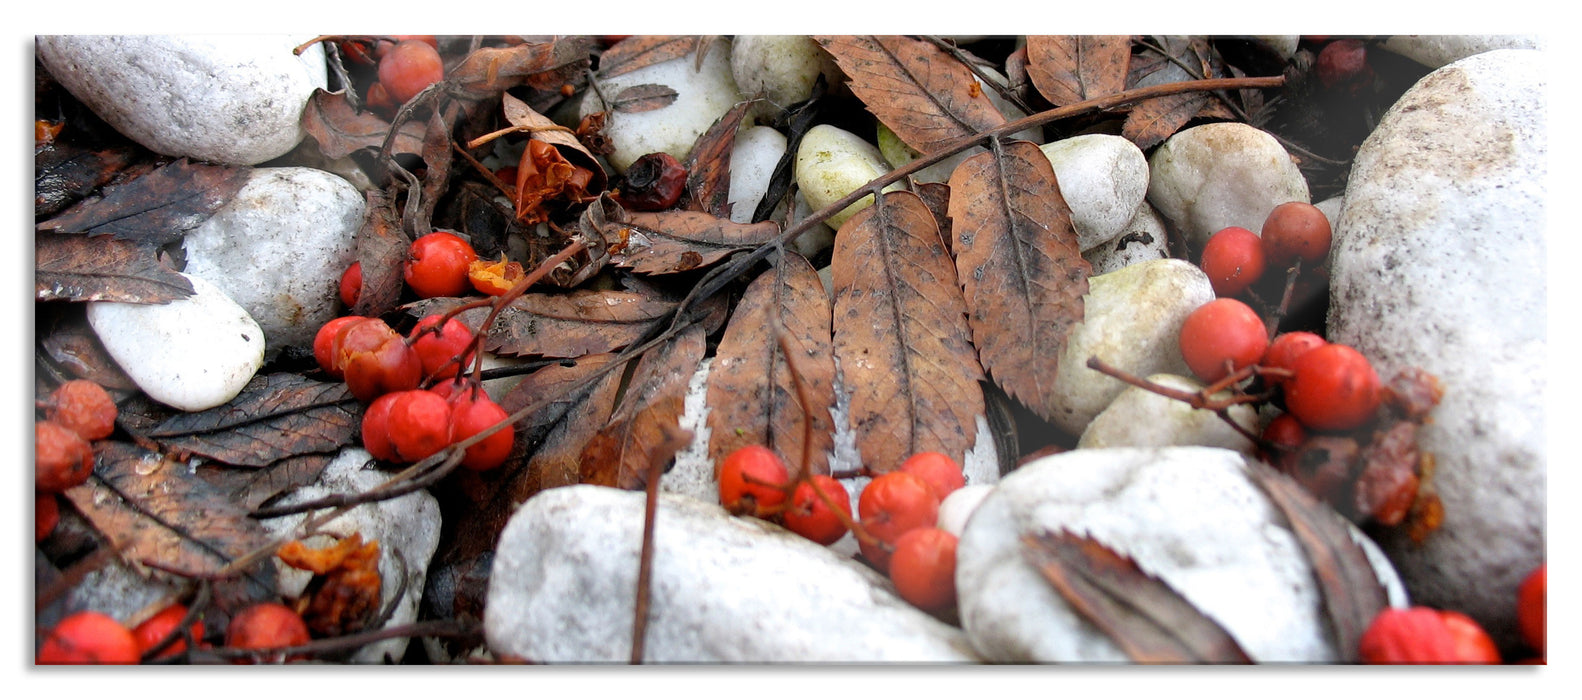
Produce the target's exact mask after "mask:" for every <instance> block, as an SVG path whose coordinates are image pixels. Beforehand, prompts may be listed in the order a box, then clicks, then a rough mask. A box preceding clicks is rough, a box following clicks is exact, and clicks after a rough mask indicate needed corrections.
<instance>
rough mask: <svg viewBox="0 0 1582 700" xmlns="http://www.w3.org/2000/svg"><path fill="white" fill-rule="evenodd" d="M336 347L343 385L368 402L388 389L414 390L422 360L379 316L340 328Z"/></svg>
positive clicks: (421, 371) (418, 380)
mask: <svg viewBox="0 0 1582 700" xmlns="http://www.w3.org/2000/svg"><path fill="white" fill-rule="evenodd" d="M337 337H338V338H339V340H340V342H339V344H338V348H337V350H336V356H337V358H338V360H339V364H340V368H341V372H342V373H343V374H344V378H345V380H346V388H348V389H350V390H351V392H352V396H355V397H357V400H358V401H361V402H363V403H368V402H371V401H373V400H374V399H376V398H379V396H381V395H383V394H388V393H390V392H392V391H405V390H407V389H416V388H417V386H418V384H420V383H421V382H422V381H423V362H422V361H421V360H419V359H418V356H417V352H416V351H414V350H413V349H412V348H411V346H409V345H407V343H406V339H405V338H403V337H401V334H399V333H396V332H395V331H394V330H392V329H391V328H390V326H388V325H386V324H385V322H384V321H383V320H381V319H377V318H375V319H369V320H366V321H364V322H362V323H357V324H352V325H349V326H347V327H346V328H345V329H344V330H343V331H341V332H340V333H339V334H338V336H337Z"/></svg>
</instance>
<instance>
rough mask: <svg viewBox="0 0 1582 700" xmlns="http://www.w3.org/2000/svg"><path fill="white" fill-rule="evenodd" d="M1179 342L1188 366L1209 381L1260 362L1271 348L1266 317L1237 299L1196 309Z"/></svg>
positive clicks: (1185, 325)
mask: <svg viewBox="0 0 1582 700" xmlns="http://www.w3.org/2000/svg"><path fill="white" fill-rule="evenodd" d="M1178 341H1179V345H1180V348H1181V357H1182V359H1184V360H1186V364H1187V367H1188V368H1190V369H1191V370H1192V373H1193V374H1195V375H1197V377H1198V379H1201V380H1203V381H1204V382H1206V383H1209V384H1212V383H1214V382H1217V381H1219V380H1220V379H1223V378H1225V376H1226V375H1228V374H1230V373H1231V372H1234V371H1236V370H1239V369H1241V368H1243V367H1246V366H1248V365H1250V364H1253V363H1254V362H1257V361H1258V360H1259V358H1261V357H1263V352H1264V350H1266V349H1267V348H1268V347H1269V335H1268V331H1267V330H1266V329H1265V327H1264V325H1263V319H1261V318H1258V314H1257V312H1255V311H1253V310H1252V307H1249V306H1247V305H1246V304H1244V303H1242V302H1240V301H1238V300H1236V299H1215V300H1213V301H1210V302H1208V303H1207V304H1204V305H1202V306H1199V307H1197V308H1196V309H1193V310H1192V313H1190V314H1188V315H1187V318H1186V321H1184V322H1183V323H1182V324H1181V335H1180V337H1179V339H1178Z"/></svg>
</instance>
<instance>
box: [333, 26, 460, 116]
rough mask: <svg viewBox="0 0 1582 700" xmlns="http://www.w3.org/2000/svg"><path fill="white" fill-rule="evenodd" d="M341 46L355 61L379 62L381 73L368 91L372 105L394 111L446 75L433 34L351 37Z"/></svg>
mask: <svg viewBox="0 0 1582 700" xmlns="http://www.w3.org/2000/svg"><path fill="white" fill-rule="evenodd" d="M337 46H338V47H339V48H340V51H341V54H342V55H344V56H346V57H347V58H349V59H351V61H352V62H353V63H354V64H361V65H375V66H377V69H376V70H377V74H378V77H377V79H376V80H375V81H374V82H373V83H372V84H371V85H369V86H368V90H367V94H366V97H367V102H368V106H369V107H372V108H374V109H377V110H382V111H393V110H394V109H395V108H397V107H400V106H401V105H402V104H405V103H406V101H407V100H410V99H412V98H413V97H414V96H416V95H417V94H418V93H420V92H422V91H423V90H424V88H427V87H428V86H430V85H433V84H434V83H437V82H439V81H441V80H444V79H445V62H444V60H443V59H442V58H441V57H440V55H439V40H438V39H437V38H435V37H434V36H433V35H430V34H408V35H394V36H384V37H356V38H351V37H348V38H345V39H342V40H340V41H338V42H337Z"/></svg>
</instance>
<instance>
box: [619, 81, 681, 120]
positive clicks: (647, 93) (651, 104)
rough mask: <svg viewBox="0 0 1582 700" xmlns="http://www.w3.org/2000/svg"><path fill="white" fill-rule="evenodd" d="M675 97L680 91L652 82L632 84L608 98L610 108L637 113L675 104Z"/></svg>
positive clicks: (678, 95)
mask: <svg viewBox="0 0 1582 700" xmlns="http://www.w3.org/2000/svg"><path fill="white" fill-rule="evenodd" d="M677 97H680V93H677V92H676V91H675V89H673V88H671V87H670V86H668V85H656V84H653V83H645V84H643V85H633V86H631V87H629V88H626V89H625V90H622V91H620V92H617V93H615V97H613V98H611V99H610V109H613V110H615V111H617V112H624V113H626V114H638V113H641V112H649V111H653V110H656V109H663V108H665V107H669V106H670V105H672V104H675V101H676V98H677Z"/></svg>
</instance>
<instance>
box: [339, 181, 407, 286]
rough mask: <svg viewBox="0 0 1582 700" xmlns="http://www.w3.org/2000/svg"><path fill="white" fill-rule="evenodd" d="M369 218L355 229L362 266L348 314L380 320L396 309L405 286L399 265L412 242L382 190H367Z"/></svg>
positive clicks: (390, 200) (391, 202)
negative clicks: (359, 285) (361, 279)
mask: <svg viewBox="0 0 1582 700" xmlns="http://www.w3.org/2000/svg"><path fill="white" fill-rule="evenodd" d="M365 196H366V199H367V202H368V204H367V211H368V217H367V218H366V219H363V225H362V228H359V229H357V237H356V238H355V239H354V243H355V245H356V247H357V263H358V264H359V265H361V266H362V273H363V286H362V291H361V292H359V293H358V295H357V303H356V304H353V305H352V309H351V312H352V313H353V314H355V315H357V316H368V317H374V316H382V315H384V314H385V313H387V312H389V311H390V310H391V309H394V308H395V305H396V302H397V301H399V300H400V299H401V290H402V289H403V288H404V286H405V284H406V279H405V277H404V276H403V273H402V265H403V264H404V263H405V262H406V258H407V250H408V249H409V248H410V247H411V245H412V241H411V239H409V238H407V235H406V233H405V232H404V231H402V230H401V223H400V220H399V219H398V216H399V215H398V214H396V211H395V203H394V201H393V200H392V199H391V198H390V196H389V195H388V194H386V193H385V191H384V190H368V191H367V192H366V193H365Z"/></svg>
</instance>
